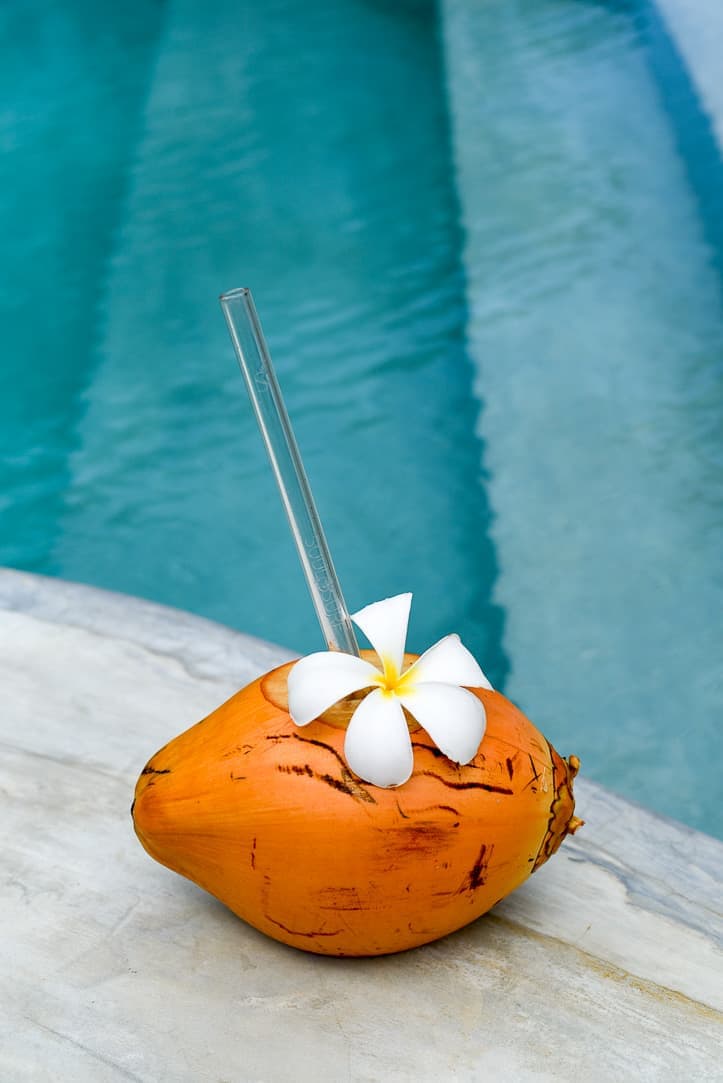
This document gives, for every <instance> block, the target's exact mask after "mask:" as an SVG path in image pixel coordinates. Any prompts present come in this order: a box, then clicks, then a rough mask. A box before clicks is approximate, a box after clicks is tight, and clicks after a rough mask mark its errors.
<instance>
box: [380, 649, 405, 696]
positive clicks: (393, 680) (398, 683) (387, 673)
mask: <svg viewBox="0 0 723 1083" xmlns="http://www.w3.org/2000/svg"><path fill="white" fill-rule="evenodd" d="M382 666H383V670H382V672H381V673H380V674H379V676H378V677H377V678H376V684H378V685H379V687H380V689H381V690H382V692H383V693H384V694H385V695H386V696H391V695H397V696H401V695H404V693H405V692H409V691H410V689H411V687H412V681H411V680H410V679H409V670H407V672H406V673H400V672H399V670H398V669H397V667H396V666H395V664H394V662H393V661H392V659H391V658H388V657H387V656H386V655H385V656H384V657H383V658H382Z"/></svg>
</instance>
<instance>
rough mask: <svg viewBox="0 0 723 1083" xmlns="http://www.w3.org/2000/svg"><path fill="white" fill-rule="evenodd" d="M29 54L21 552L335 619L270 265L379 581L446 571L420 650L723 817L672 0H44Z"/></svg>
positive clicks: (326, 476)
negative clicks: (291, 450)
mask: <svg viewBox="0 0 723 1083" xmlns="http://www.w3.org/2000/svg"><path fill="white" fill-rule="evenodd" d="M0 43H1V44H0V50H2V56H3V64H1V65H0V81H1V82H2V100H3V101H4V102H6V103H9V105H8V106H7V108H6V110H5V112H4V114H3V115H2V117H1V118H0V140H2V147H3V151H4V153H3V155H2V157H1V158H0V170H2V184H1V185H0V191H2V192H3V196H2V199H1V200H0V231H1V232H0V235H2V236H3V238H4V245H3V248H4V257H5V258H4V263H5V269H6V274H5V275H4V276H3V280H2V282H0V316H1V318H2V326H3V328H4V330H5V350H4V355H5V356H4V358H3V365H2V376H1V379H2V381H3V382H2V386H0V448H1V450H2V466H1V467H0V471H1V472H0V494H1V495H0V502H1V503H0V514H1V515H2V521H3V530H2V537H0V563H3V564H8V565H11V566H15V567H20V568H26V569H29V570H32V571H37V572H43V573H47V574H51V575H60V576H65V577H67V578H71V579H78V580H81V581H85V582H90V583H95V584H98V585H102V586H106V587H110V588H113V589H117V590H123V591H129V592H132V593H136V594H140V595H145V596H147V597H150V598H153V599H156V600H159V601H162V602H166V603H169V604H173V605H177V606H181V607H184V608H188V609H191V610H193V611H195V612H198V613H202V614H204V615H206V616H209V617H212V618H215V619H218V620H221V621H224V622H226V623H228V624H231V625H233V626H235V627H238V628H242V629H243V630H245V631H248V632H251V633H255V634H258V635H261V636H265V637H267V638H270V639H274V640H277V641H279V642H282V643H285V644H288V645H290V646H292V647H295V648H298V649H299V650H308V649H313V648H315V647H316V646H318V645H319V636H318V631H317V629H316V627H315V621H314V617H313V613H312V610H311V606H310V604H309V602H308V599H307V596H306V592H305V587H304V584H303V581H302V578H301V574H300V571H299V570H298V567H297V563H296V557H295V554H294V551H293V548H292V544H291V540H290V538H289V535H288V530H287V528H286V525H285V522H284V519H283V514H282V512H281V509H280V506H279V502H278V499H277V496H276V493H275V491H274V488H273V481H272V478H271V475H270V471H269V468H268V465H267V463H266V461H265V459H264V456H263V452H262V449H261V444H260V440H259V437H258V434H257V432H256V431H255V427H254V422H253V419H252V417H251V412H250V408H249V406H248V403H247V400H246V397H245V392H244V390H243V386H242V383H241V379H240V376H239V374H238V371H237V369H236V367H235V363H234V361H233V358H232V354H231V351H230V345H229V343H228V340H227V337H226V332H225V329H224V326H223V321H222V319H221V315H220V311H219V310H218V306H217V301H216V297H217V295H218V293H219V292H220V291H221V290H222V289H225V288H228V287H230V286H234V285H240V284H246V285H250V286H252V288H253V289H254V293H255V296H256V300H257V304H258V307H259V309H260V312H261V316H262V319H263V322H264V326H265V329H266V331H267V334H268V337H269V340H270V343H271V347H272V351H273V353H274V356H275V359H276V363H277V368H278V370H279V375H280V379H281V382H282V385H283V388H284V391H285V394H286V396H287V399H288V404H289V408H290V412H291V413H292V417H293V419H294V423H295V427H296V430H297V436H298V439H299V443H300V445H301V448H302V451H303V453H304V456H305V459H306V462H307V466H308V471H309V475H310V478H311V481H312V484H313V486H314V490H315V493H316V495H317V500H318V504H319V508H320V511H321V513H322V517H323V519H324V522H325V525H326V527H327V531H328V535H329V540H330V544H331V546H332V550H333V552H334V555H335V559H336V562H337V566H338V571H339V575H340V578H341V580H342V583H343V585H344V589H345V593H346V595H347V600H348V602H349V604H350V605H351V606H352V607H357V606H360V605H362V604H365V603H366V602H369V601H372V600H374V599H376V598H380V597H383V596H384V595H386V594H389V593H394V592H397V591H400V590H405V589H411V590H413V591H414V592H415V606H414V609H413V619H412V626H411V632H410V646H413V647H416V648H417V649H421V648H423V647H424V646H426V645H428V644H429V643H430V642H431V641H432V640H433V639H434V638H435V637H437V636H439V635H442V634H444V633H445V632H447V631H450V630H456V631H459V632H460V634H461V635H462V636H463V638H464V639H465V641H466V642H468V643H469V645H470V647H471V648H472V649H473V650H474V651H475V653H476V654H477V656H478V657H479V658H480V661H481V662H482V664H483V666H484V667H485V668H486V670H487V671H488V672H489V675H490V677H491V679H492V680H493V682H495V683H497V684H498V685H499V686H500V687H502V688H504V690H505V691H506V692H507V693H508V694H509V695H510V696H511V697H512V698H513V699H515V700H516V701H517V702H519V703H520V704H521V706H523V707H524V708H525V709H526V710H528V712H529V713H530V714H531V716H532V717H533V718H534V719H535V720H536V721H537V722H538V724H539V725H540V726H541V728H543V729H544V730H545V732H546V733H547V734H548V736H549V737H550V739H551V740H552V741H553V742H554V744H555V745H556V746H557V747H559V748H560V749H561V750H562V751H565V752H567V751H575V752H577V753H578V754H579V755H580V756H581V758H582V759H583V763H584V770H585V771H586V773H587V774H588V775H589V776H591V777H594V778H598V779H600V780H601V781H603V782H605V783H607V784H608V785H610V786H612V787H613V788H615V789H617V790H619V791H620V792H623V793H625V794H626V795H627V796H629V797H632V798H634V799H637V800H639V801H641V802H643V803H645V804H648V805H651V806H653V807H655V808H657V809H658V810H660V811H663V812H666V813H668V814H670V815H674V816H678V817H680V818H682V819H683V820H685V821H687V822H688V823H691V824H694V825H696V826H700V827H702V828H704V829H706V830H708V831H711V832H714V833H715V832H718V833H721V832H722V831H723V819H722V818H721V809H720V800H719V797H718V785H717V770H716V768H717V762H719V761H720V741H721V738H720V733H719V727H718V726H717V720H718V718H719V717H720V712H721V706H722V705H723V703H722V700H723V692H722V691H721V685H720V673H719V663H718V658H719V654H720V651H719V646H720V630H719V627H718V622H719V619H720V618H719V615H720V613H721V611H723V606H722V604H721V603H722V602H723V570H722V568H721V558H720V554H721V544H722V543H723V523H722V522H721V514H720V487H721V485H720V483H721V476H722V473H723V461H722V460H723V456H722V451H721V444H722V441H721V436H720V432H719V429H718V426H717V418H718V416H719V414H718V410H719V407H720V400H721V380H722V377H721V372H722V369H723V366H722V364H721V357H722V349H721V348H722V347H723V300H722V298H721V253H722V252H723V248H722V247H721V244H720V240H721V238H720V236H717V235H716V228H717V226H716V224H717V222H719V219H717V217H716V213H717V211H719V210H720V208H719V206H718V207H716V203H715V201H716V199H719V198H720V194H719V193H720V189H719V188H716V185H715V184H712V183H710V182H711V178H714V177H715V171H716V170H719V169H720V157H719V154H718V149H717V146H716V145H715V142H714V140H713V137H712V134H711V131H710V126H709V125H708V123H707V120H706V117H705V116H704V114H703V112H702V111H701V109H700V107H699V105H698V104H697V100H696V96H695V93H694V92H693V90H692V86H691V83H690V81H689V80H688V78H687V75H686V72H685V68H684V66H683V65H682V64H681V63H680V62H679V59H678V58H677V56H676V53H675V48H674V45H673V43H672V42H671V39H670V37H669V35H667V34H666V32H665V27H664V25H663V24H662V23H661V21H660V20H659V19H658V18H657V17H656V16H655V13H654V9H652V8H651V7H649V6H647V5H642V4H634V3H622V2H619V3H612V2H611V3H602V2H595V0H534V2H533V0H505V2H504V3H503V2H501V0H488V2H487V3H486V4H484V5H474V4H471V3H469V2H464V0H444V2H443V3H441V4H440V5H439V6H438V7H435V6H434V5H432V4H431V3H426V2H421V0H420V2H416V0H415V2H411V0H410V2H407V3H404V4H395V5H391V4H385V3H382V2H371V0H369V2H362V0H342V2H340V0H314V2H313V3H304V4H302V3H301V2H300V0H271V2H269V3H267V4H265V5H251V4H248V5H243V4H242V5H239V4H238V3H236V2H235V0H234V2H233V3H232V2H230V0H221V2H220V3H216V4H214V5H203V4H201V3H199V2H196V0H169V2H168V3H157V4H155V5H149V4H147V3H142V4H141V3H140V2H137V3H129V4H126V5H124V6H123V10H122V11H109V10H108V11H102V12H101V11H97V10H96V7H95V6H93V5H91V4H88V3H86V2H84V0H73V2H66V3H64V4H62V5H61V4H54V3H52V2H51V0H43V2H40V0H36V2H33V0H27V2H25V3H19V4H17V5H12V6H11V10H7V9H6V10H4V11H3V12H2V13H0ZM701 178H702V179H703V180H701ZM703 181H705V182H706V183H703ZM716 193H718V194H716Z"/></svg>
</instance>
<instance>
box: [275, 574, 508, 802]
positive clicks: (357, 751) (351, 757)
mask: <svg viewBox="0 0 723 1083" xmlns="http://www.w3.org/2000/svg"><path fill="white" fill-rule="evenodd" d="M411 604H412V595H411V594H397V595H396V596H395V597H394V598H386V599H385V600H384V601H381V602H374V603H373V604H372V605H368V606H366V607H365V608H364V609H360V610H359V612H358V613H354V614H353V615H352V620H353V621H354V623H355V624H356V625H357V626H358V627H359V628H361V630H362V632H363V633H364V635H365V636H366V637H367V639H368V640H369V642H370V643H371V645H372V647H373V648H374V650H375V651H376V653H377V655H378V656H379V659H380V661H381V663H382V668H381V669H378V668H377V667H376V666H374V665H372V663H371V662H367V661H365V660H364V659H363V658H356V657H355V656H354V655H351V654H344V653H342V652H340V651H320V652H319V653H317V654H309V655H307V657H306V658H301V659H300V660H299V661H298V662H297V663H296V665H295V666H294V667H293V669H292V670H291V672H290V673H289V680H288V694H289V713H290V714H291V717H292V719H293V721H294V722H295V723H296V725H297V726H306V725H307V724H308V723H309V722H312V721H313V720H314V719H315V718H318V717H319V715H321V714H323V713H324V711H327V710H328V709H329V708H330V707H332V706H333V705H334V704H335V703H338V702H339V700H341V699H344V698H345V697H346V696H349V695H351V694H352V692H359V691H361V690H362V689H364V688H368V689H369V693H368V694H367V695H366V696H365V697H364V699H363V700H362V701H361V703H360V704H359V706H358V707H357V708H356V710H355V711H354V714H353V715H352V718H351V721H350V722H349V726H348V728H347V731H346V739H345V742H344V754H345V756H346V759H347V762H348V764H349V766H350V767H351V769H352V771H354V773H355V774H357V775H359V777H360V778H363V779H365V780H366V781H367V782H371V783H373V784H374V785H375V786H401V785H402V783H403V782H406V781H407V779H408V778H409V776H410V775H411V773H412V768H413V759H412V742H411V739H410V736H409V729H408V727H407V721H406V718H405V716H404V711H403V710H402V708H403V707H405V708H406V709H407V710H408V711H409V713H410V714H411V715H412V716H413V717H414V718H415V719H416V720H417V722H418V723H419V725H420V726H422V727H423V728H424V729H425V730H426V731H427V733H428V734H429V736H430V737H431V738H432V740H433V741H434V742H435V744H436V745H437V746H438V748H439V749H440V750H441V751H442V752H443V753H444V754H445V756H448V757H449V759H450V760H454V761H455V763H469V762H470V760H472V759H474V757H475V756H476V754H477V749H478V748H479V745H480V741H481V740H482V738H483V736H484V732H485V724H486V717H485V709H484V706H483V705H482V703H481V702H480V700H479V699H478V698H477V696H475V695H474V694H473V693H472V692H470V691H468V689H469V688H490V689H491V688H492V685H491V684H490V682H489V681H488V680H487V678H486V677H485V675H484V673H483V672H482V670H481V669H480V667H479V666H478V665H477V663H476V661H475V660H474V658H473V657H472V655H471V654H470V652H469V651H468V650H467V648H466V647H465V646H464V645H463V644H462V642H461V640H460V638H459V636H457V635H449V636H445V637H444V638H443V639H440V640H439V642H438V643H435V644H434V646H433V647H430V648H429V650H428V651H425V653H424V654H423V655H422V656H421V657H420V658H418V659H417V661H416V662H414V663H413V664H412V665H411V666H410V667H409V669H408V670H406V672H402V667H403V665H404V645H405V642H406V638H407V625H408V623H409V610H410V607H411Z"/></svg>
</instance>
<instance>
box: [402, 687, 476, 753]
mask: <svg viewBox="0 0 723 1083" xmlns="http://www.w3.org/2000/svg"><path fill="white" fill-rule="evenodd" d="M399 699H400V700H401V702H402V703H403V704H404V706H405V707H406V708H407V710H408V711H409V713H410V714H411V715H413V716H414V717H415V718H416V720H417V722H419V724H420V726H422V727H423V728H424V729H425V730H426V731H427V733H428V734H429V736H430V737H431V738H432V740H433V741H434V743H435V745H437V747H438V748H439V749H441V751H442V752H444V754H445V756H448V757H449V759H450V760H454V762H455V763H469V761H470V760H473V759H474V757H475V756H476V755H477V750H478V748H479V746H480V741H481V740H482V738H483V737H484V732H485V726H486V724H487V718H486V715H485V709H484V706H483V704H482V703H481V702H480V700H478V699H477V696H475V695H474V693H473V692H468V691H467V689H466V688H459V687H458V686H457V685H456V684H442V683H435V682H431V681H425V682H424V683H423V684H418V685H415V687H414V688H413V689H412V691H410V692H407V693H405V694H404V695H402V696H400V697H399Z"/></svg>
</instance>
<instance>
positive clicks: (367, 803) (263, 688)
mask: <svg viewBox="0 0 723 1083" xmlns="http://www.w3.org/2000/svg"><path fill="white" fill-rule="evenodd" d="M364 654H365V656H366V657H368V658H370V659H372V660H374V659H375V658H376V656H375V655H374V654H373V653H372V652H364ZM415 657H416V656H414V655H407V656H406V659H405V662H406V663H407V664H410V663H411V661H413V660H414V658H415ZM292 665H293V663H289V664H287V665H285V666H281V667H280V668H279V669H276V670H273V671H272V672H271V673H269V674H266V676H265V677H262V678H260V679H259V680H257V681H254V682H253V683H252V684H250V685H248V687H246V688H244V689H242V690H241V691H240V692H238V693H237V694H236V695H235V696H233V697H232V698H231V699H230V700H228V702H227V703H224V704H223V705H222V706H221V707H219V708H218V710H216V711H214V712H213V714H211V715H209V717H208V718H206V719H204V720H203V721H202V722H199V723H198V724H197V725H195V726H193V727H192V728H191V729H189V730H187V731H186V732H185V733H182V734H181V735H180V736H179V737H176V738H175V740H173V741H171V742H170V743H169V744H167V745H166V746H165V747H164V748H162V749H161V750H160V752H158V753H156V755H155V756H154V757H153V758H152V759H151V760H150V761H149V763H148V765H147V766H146V767H145V768H144V769H143V772H142V774H141V776H140V778H139V780H138V784H137V786H136V796H135V801H134V805H133V819H134V824H135V829H136V832H137V834H138V837H139V838H140V840H141V842H142V843H143V845H144V847H145V848H146V850H147V851H148V853H149V854H150V855H151V856H152V857H154V858H156V860H157V861H160V862H161V863H162V864H163V865H167V866H168V867H169V868H171V869H173V870H174V871H176V872H178V873H180V874H181V875H183V876H186V877H188V878H189V879H190V880H193V881H194V882H195V883H196V884H198V885H200V886H201V887H202V888H205V889H206V890H207V891H209V892H211V894H212V895H215V896H216V897H217V898H218V899H220V900H221V901H222V902H224V903H225V904H226V905H227V906H228V907H229V908H230V909H231V910H233V911H234V912H235V913H236V914H238V915H239V916H240V917H241V918H243V919H244V920H245V921H247V922H249V923H250V924H251V925H253V926H255V927H256V928H257V929H260V930H261V931H262V932H264V933H267V934H268V935H269V936H271V937H274V938H275V939H277V940H282V941H284V942H285V943H287V944H291V945H293V946H294V947H297V948H303V949H304V950H306V951H313V952H318V953H320V954H324V955H382V954H385V953H388V952H395V951H402V950H404V949H406V948H412V947H415V946H416V945H418V944H424V943H426V942H427V941H430V940H435V939H436V938H438V937H440V936H444V935H445V934H446V933H450V932H452V931H453V930H455V929H459V928H460V927H461V926H463V925H466V924H467V923H468V922H470V921H473V920H474V919H475V918H477V917H479V916H480V914H483V913H485V911H487V910H489V909H490V907H492V906H494V904H495V903H496V902H498V901H499V900H500V899H502V898H504V896H505V895H508V894H509V893H510V892H511V891H513V890H514V889H515V888H516V887H518V886H519V885H520V884H521V883H522V882H523V881H524V880H526V879H527V877H528V876H529V875H530V873H531V872H533V871H534V870H535V869H536V868H537V867H538V866H539V865H540V864H542V862H544V861H546V860H547V858H548V857H549V856H550V855H551V854H552V853H554V851H555V850H556V849H557V847H558V846H559V845H560V842H561V841H562V839H563V838H564V836H565V835H566V834H567V833H568V832H572V831H574V830H575V829H576V827H577V826H579V823H580V821H578V820H577V819H576V818H575V817H574V816H573V811H574V800H573V795H572V780H573V778H574V776H575V774H576V773H577V768H578V761H577V759H576V757H574V756H571V757H570V758H569V759H568V760H567V761H565V760H563V759H561V757H560V756H558V754H557V753H556V752H555V750H554V749H553V748H552V746H551V745H550V744H549V742H548V741H547V740H546V739H545V738H544V737H543V736H542V734H541V733H540V732H539V731H538V730H537V729H536V728H535V727H534V726H533V725H532V723H531V722H530V721H529V720H528V719H527V718H526V717H525V716H524V715H523V714H522V712H521V711H519V710H518V709H517V708H516V707H515V706H514V705H513V704H512V703H510V701H509V700H507V699H505V697H504V696H502V695H501V694H500V693H498V692H492V691H487V690H485V689H474V690H473V691H474V693H475V695H477V696H479V698H480V699H481V700H482V702H483V703H484V706H485V709H486V712H487V731H486V733H485V736H484V740H483V742H482V745H481V747H480V749H479V752H478V754H477V756H476V757H475V759H474V760H473V761H472V762H471V763H469V764H467V765H466V766H463V767H460V766H457V765H456V764H454V763H452V762H451V761H450V760H448V759H447V758H446V757H445V756H443V755H442V753H441V752H440V751H439V750H438V749H437V748H436V747H435V745H434V744H433V742H432V740H431V738H430V737H429V735H428V734H427V733H426V732H425V731H424V730H423V729H421V728H420V727H419V726H417V725H416V724H414V723H413V722H412V721H411V720H410V732H411V737H412V744H413V748H414V773H413V775H412V777H411V779H410V780H409V782H407V783H405V784H404V785H403V786H401V787H399V788H397V789H389V790H386V789H380V788H378V787H376V786H372V785H370V784H368V783H365V782H363V781H362V780H361V779H359V778H357V777H356V776H354V775H353V774H352V773H351V771H350V770H349V768H348V767H347V765H346V761H345V759H344V729H345V726H346V724H347V723H348V719H349V717H350V715H351V712H352V710H353V708H354V707H355V706H356V701H357V700H358V697H350V699H349V700H348V701H344V702H343V703H342V704H339V705H337V706H336V707H334V708H332V709H331V710H330V711H327V712H326V714H324V715H322V716H321V717H320V718H319V719H317V720H316V721H314V722H312V723H310V724H309V725H308V726H305V727H304V728H303V729H299V728H298V727H297V726H295V725H294V723H293V722H292V721H291V718H290V717H289V712H288V709H287V705H286V679H287V676H288V673H289V670H290V668H291V666H292Z"/></svg>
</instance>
